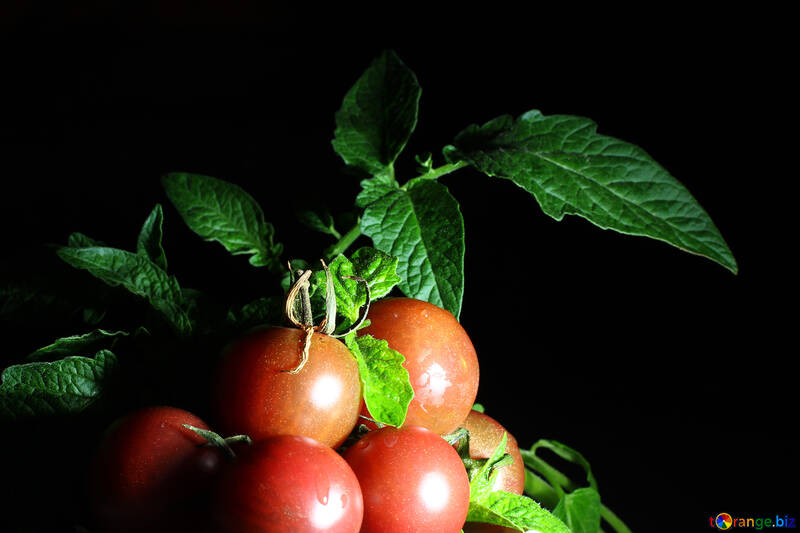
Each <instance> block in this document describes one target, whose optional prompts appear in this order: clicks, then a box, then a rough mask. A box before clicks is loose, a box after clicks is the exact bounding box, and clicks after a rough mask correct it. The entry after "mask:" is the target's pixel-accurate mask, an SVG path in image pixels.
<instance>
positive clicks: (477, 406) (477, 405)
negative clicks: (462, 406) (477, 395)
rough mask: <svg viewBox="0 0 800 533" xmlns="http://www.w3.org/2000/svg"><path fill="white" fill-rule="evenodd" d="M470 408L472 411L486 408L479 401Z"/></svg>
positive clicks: (480, 411)
mask: <svg viewBox="0 0 800 533" xmlns="http://www.w3.org/2000/svg"><path fill="white" fill-rule="evenodd" d="M472 410H473V411H478V412H479V413H484V412H486V410H485V409H484V407H483V404H480V403H476V404H473V405H472Z"/></svg>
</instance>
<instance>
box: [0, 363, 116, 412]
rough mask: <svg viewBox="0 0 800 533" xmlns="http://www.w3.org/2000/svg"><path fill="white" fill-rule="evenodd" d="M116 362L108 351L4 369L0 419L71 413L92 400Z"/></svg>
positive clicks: (83, 407)
mask: <svg viewBox="0 0 800 533" xmlns="http://www.w3.org/2000/svg"><path fill="white" fill-rule="evenodd" d="M116 364H117V358H116V356H115V355H114V354H113V353H111V352H110V351H108V350H101V351H99V352H98V353H97V354H96V355H95V356H94V358H91V357H67V358H66V359H62V360H60V361H55V362H52V363H42V362H39V363H26V364H22V365H14V366H10V367H8V368H6V369H5V370H4V371H3V374H2V383H0V419H6V420H19V419H23V418H28V417H32V416H40V415H58V414H72V413H78V412H80V411H83V410H84V409H86V408H87V407H89V405H91V404H92V403H93V402H95V401H96V400H97V399H98V398H99V397H100V395H101V394H102V393H103V392H104V390H105V385H106V382H107V380H108V379H109V377H110V375H111V373H112V372H113V371H114V369H115V367H116Z"/></svg>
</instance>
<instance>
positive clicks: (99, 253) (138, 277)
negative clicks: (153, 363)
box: [57, 246, 192, 334]
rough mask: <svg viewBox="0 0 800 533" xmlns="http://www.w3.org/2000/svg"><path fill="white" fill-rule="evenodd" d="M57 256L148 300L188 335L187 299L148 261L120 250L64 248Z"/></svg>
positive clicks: (156, 266) (190, 325) (167, 276)
mask: <svg viewBox="0 0 800 533" xmlns="http://www.w3.org/2000/svg"><path fill="white" fill-rule="evenodd" d="M57 253H58V256H59V257H60V258H61V259H63V260H64V261H66V262H67V263H69V264H70V265H72V266H73V267H75V268H80V269H84V270H87V271H88V272H89V273H91V274H92V275H93V276H95V277H96V278H98V279H100V280H101V281H103V282H105V283H107V284H108V285H111V286H117V285H121V286H123V287H124V288H125V289H127V290H128V291H130V292H132V293H133V294H136V295H137V296H141V297H143V298H146V299H147V301H148V302H150V305H152V306H153V308H154V309H156V310H157V311H159V312H160V313H161V314H162V315H163V316H164V317H165V318H166V319H167V320H168V321H169V323H170V324H171V325H172V326H173V327H174V328H175V330H176V331H177V332H178V333H180V334H188V333H189V332H190V331H191V329H192V324H191V321H190V320H189V316H188V315H187V313H186V311H185V310H184V309H183V307H182V306H183V304H184V299H183V295H182V293H181V288H180V286H179V285H178V280H176V279H175V277H174V276H170V275H168V274H167V273H166V272H164V270H162V269H161V268H160V267H159V266H158V265H156V264H155V263H153V262H152V261H150V259H148V258H146V257H142V256H141V255H137V254H134V253H131V252H126V251H125V250H119V249H117V248H109V247H104V246H91V247H88V248H70V247H68V246H67V247H62V248H59V249H58V252H57Z"/></svg>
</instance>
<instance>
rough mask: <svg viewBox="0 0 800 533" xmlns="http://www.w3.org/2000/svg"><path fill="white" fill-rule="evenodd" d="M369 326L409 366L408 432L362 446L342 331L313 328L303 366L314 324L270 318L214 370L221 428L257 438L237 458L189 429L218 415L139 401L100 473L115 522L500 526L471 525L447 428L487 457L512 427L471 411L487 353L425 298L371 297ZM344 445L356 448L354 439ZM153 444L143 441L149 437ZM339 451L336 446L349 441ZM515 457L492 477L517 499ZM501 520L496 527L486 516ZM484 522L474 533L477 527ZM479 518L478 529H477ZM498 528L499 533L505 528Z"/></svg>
mask: <svg viewBox="0 0 800 533" xmlns="http://www.w3.org/2000/svg"><path fill="white" fill-rule="evenodd" d="M369 319H370V321H371V324H370V325H369V327H367V328H364V329H363V330H361V332H360V334H371V335H373V336H374V337H375V338H379V339H385V340H387V341H388V343H389V346H390V347H391V348H393V349H395V350H397V351H399V352H400V353H402V354H403V355H404V356H405V358H406V361H405V363H404V367H405V368H406V369H407V370H408V373H409V377H410V380H411V384H412V387H413V389H414V398H413V400H412V402H411V404H410V405H409V409H408V414H407V417H406V421H405V423H404V425H403V427H402V428H400V429H398V428H393V427H389V426H387V427H380V428H378V427H376V426H375V425H373V424H371V423H368V424H367V425H368V426H369V427H370V428H371V431H369V432H366V433H364V434H363V435H362V436H361V437H360V438H359V439H358V440H357V441H355V442H352V440H353V439H352V438H350V439H349V440H348V437H351V436H352V435H358V433H354V429H355V427H356V426H357V425H358V423H359V421H362V422H363V421H364V420H365V418H363V417H361V416H360V415H362V414H363V415H365V416H369V413H368V412H367V410H366V408H365V406H364V403H363V400H362V391H361V381H360V378H359V372H358V366H357V363H356V361H355V359H354V357H353V356H352V354H351V353H350V352H349V350H348V349H347V347H346V346H345V345H344V344H343V343H341V342H340V341H338V340H336V339H334V338H332V337H328V336H326V335H323V334H315V335H313V338H312V343H311V347H310V351H309V354H308V355H309V357H308V360H307V363H306V364H305V365H304V366H303V368H302V369H301V370H300V371H299V372H298V373H296V374H293V373H291V372H287V370H291V369H293V368H295V367H297V364H298V360H299V359H300V357H301V354H302V350H303V346H304V335H305V333H304V332H303V331H302V330H299V329H291V328H279V327H265V328H258V329H255V330H252V331H250V332H248V333H246V334H245V335H244V336H243V337H241V338H239V339H237V340H235V341H234V342H232V343H231V344H230V345H228V346H227V347H226V349H225V351H224V353H223V356H222V358H221V363H220V367H219V370H218V373H217V388H216V391H215V394H216V395H217V396H216V399H215V402H214V404H215V405H217V406H218V412H216V413H214V414H213V416H214V417H215V428H214V429H215V431H218V432H220V434H222V435H232V434H246V435H248V436H249V437H250V438H251V439H252V444H249V445H244V444H242V445H238V446H234V448H233V449H234V450H235V457H233V458H227V457H226V456H225V455H224V454H223V453H222V452H221V449H220V448H218V447H213V446H204V444H206V440H205V439H204V438H203V437H201V436H200V434H198V433H197V432H195V431H194V430H192V429H190V428H187V427H186V425H189V426H193V427H196V428H200V429H209V426H208V425H207V424H206V423H205V422H204V421H203V420H201V419H199V418H198V417H197V416H195V415H193V414H191V413H189V412H186V411H183V410H181V409H177V408H172V407H151V408H145V409H141V410H139V411H136V412H134V413H132V414H129V415H128V416H126V417H124V418H122V419H120V420H119V421H117V422H116V423H115V424H114V425H112V427H111V428H109V430H108V431H107V433H106V435H105V436H104V440H103V442H102V445H101V447H100V451H99V453H98V454H97V456H96V461H95V464H94V466H93V471H92V476H91V498H92V508H93V510H94V515H95V521H96V526H97V527H98V528H99V529H100V530H103V531H115V532H124V531H220V532H238V533H247V532H277V531H281V532H284V531H298V532H323V531H324V532H337V533H345V532H347V533H356V532H359V531H361V532H378V533H394V532H432V531H436V532H439V533H451V532H452V533H458V532H459V531H460V530H461V529H462V527H465V531H478V530H480V531H488V530H489V529H482V528H484V526H483V525H478V524H475V525H473V524H467V525H466V526H465V524H464V521H465V519H466V516H467V510H468V507H469V491H470V488H469V479H468V476H467V472H466V469H465V467H464V464H463V462H462V460H461V457H460V456H459V454H458V452H456V450H455V448H454V447H453V446H452V445H451V444H449V443H448V442H447V441H446V440H445V439H443V438H441V435H444V434H447V433H450V432H452V431H454V430H456V429H457V428H459V427H465V428H466V429H467V430H469V432H470V436H471V440H470V449H469V451H470V455H471V457H472V458H474V459H479V458H486V457H489V456H490V455H491V454H492V452H493V451H494V449H495V448H496V446H497V445H498V443H499V442H500V439H501V438H502V435H503V433H504V432H505V430H504V428H503V427H502V426H501V425H500V424H498V423H497V422H496V421H494V420H493V419H491V418H490V417H488V416H486V415H484V414H482V413H478V412H477V411H473V410H472V405H473V402H474V401H475V396H476V394H477V389H478V360H477V356H476V353H475V349H474V348H473V346H472V343H471V341H470V340H469V337H468V336H467V334H466V332H465V331H464V329H463V328H462V327H461V325H460V324H459V323H458V322H457V321H456V319H455V318H454V317H453V316H452V315H451V314H450V313H449V312H447V311H445V310H443V309H441V308H439V307H437V306H435V305H432V304H429V303H426V302H422V301H419V300H414V299H408V298H389V299H385V300H380V301H378V302H376V303H374V304H373V305H372V308H371V309H370V313H369ZM346 440H347V445H346V446H343V444H345V441H346ZM143 443H144V444H143ZM337 450H338V451H337ZM506 451H507V453H510V454H511V455H512V457H513V459H514V461H513V463H512V464H511V465H509V466H506V467H503V468H501V469H500V470H499V471H498V475H497V477H496V478H495V481H494V484H495V485H494V486H495V488H497V489H501V490H505V491H507V492H514V493H517V494H520V493H521V492H522V490H523V486H524V467H523V464H522V458H521V457H520V454H519V450H518V448H517V444H516V442H515V441H514V439H513V437H511V436H510V435H509V437H508V444H507V448H506ZM488 527H492V528H496V526H488ZM470 528H472V529H470ZM479 528H481V529H479ZM493 530H499V529H493Z"/></svg>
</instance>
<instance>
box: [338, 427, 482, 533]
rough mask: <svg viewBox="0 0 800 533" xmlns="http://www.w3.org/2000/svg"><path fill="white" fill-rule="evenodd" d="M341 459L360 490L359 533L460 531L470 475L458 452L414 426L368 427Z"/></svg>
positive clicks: (426, 430) (443, 441)
mask: <svg viewBox="0 0 800 533" xmlns="http://www.w3.org/2000/svg"><path fill="white" fill-rule="evenodd" d="M344 458H345V460H347V462H348V463H349V464H350V466H351V467H352V469H353V472H355V474H356V477H358V482H359V484H360V485H361V491H362V492H363V494H364V524H363V525H362V527H361V533H401V532H403V533H408V532H416V531H435V532H437V533H458V532H459V531H460V530H461V526H462V525H463V524H464V519H465V518H466V517H467V510H468V509H469V479H468V478H467V471H466V469H465V468H464V464H463V463H462V462H461V458H460V457H459V456H458V453H457V452H456V450H455V449H454V448H453V447H452V446H450V445H449V444H448V443H447V442H446V441H445V440H444V439H442V438H441V437H440V436H439V435H437V434H436V433H433V432H432V431H430V430H428V429H425V428H421V427H413V426H404V427H403V428H402V429H397V428H393V427H385V428H382V429H378V430H375V431H370V432H369V433H367V434H366V435H364V436H363V437H362V438H361V439H360V440H359V441H358V442H356V443H355V444H354V445H353V446H351V447H350V448H349V449H348V450H347V451H346V452H345V453H344Z"/></svg>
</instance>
